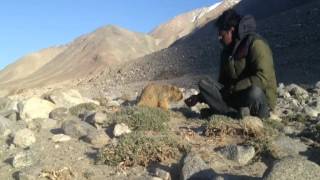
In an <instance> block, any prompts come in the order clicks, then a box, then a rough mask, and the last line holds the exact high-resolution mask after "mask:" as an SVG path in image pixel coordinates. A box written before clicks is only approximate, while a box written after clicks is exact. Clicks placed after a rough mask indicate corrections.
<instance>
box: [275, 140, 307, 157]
mask: <svg viewBox="0 0 320 180" xmlns="http://www.w3.org/2000/svg"><path fill="white" fill-rule="evenodd" d="M269 148H270V151H271V154H272V155H273V156H274V157H275V158H278V159H281V158H284V157H287V156H297V155H299V153H301V152H305V151H307V149H308V146H306V145H305V144H303V143H302V142H301V141H300V140H298V139H292V138H289V137H287V136H280V137H278V138H277V139H275V140H274V141H272V143H271V144H270V147H269Z"/></svg>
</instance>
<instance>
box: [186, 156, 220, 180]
mask: <svg viewBox="0 0 320 180" xmlns="http://www.w3.org/2000/svg"><path fill="white" fill-rule="evenodd" d="M215 176H216V173H215V172H214V171H213V170H212V169H211V168H210V167H209V166H208V165H207V164H206V163H205V162H204V161H203V160H202V159H201V157H200V156H199V155H197V154H194V153H190V154H188V155H187V156H186V157H185V159H184V161H183V168H182V170H181V174H180V179H181V180H190V179H214V178H215Z"/></svg>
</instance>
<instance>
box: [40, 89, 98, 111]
mask: <svg viewBox="0 0 320 180" xmlns="http://www.w3.org/2000/svg"><path fill="white" fill-rule="evenodd" d="M43 97H44V98H45V99H47V100H49V101H51V102H52V103H54V104H56V105H57V107H66V108H70V107H72V106H76V105H78V104H82V103H89V102H91V103H95V104H97V105H99V103H98V102H97V101H93V100H90V99H87V98H84V97H82V95H81V94H80V93H79V91H77V90H75V89H69V90H55V91H52V92H50V93H47V94H45V95H43Z"/></svg>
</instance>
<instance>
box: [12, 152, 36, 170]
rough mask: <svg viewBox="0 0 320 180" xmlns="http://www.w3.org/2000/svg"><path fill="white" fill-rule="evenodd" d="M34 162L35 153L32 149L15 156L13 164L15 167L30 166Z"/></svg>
mask: <svg viewBox="0 0 320 180" xmlns="http://www.w3.org/2000/svg"><path fill="white" fill-rule="evenodd" d="M32 164H33V154H32V153H31V152H30V151H23V152H20V153H18V154H17V155H15V156H14V158H13V160H12V166H13V167H14V168H21V167H28V166H31V165H32Z"/></svg>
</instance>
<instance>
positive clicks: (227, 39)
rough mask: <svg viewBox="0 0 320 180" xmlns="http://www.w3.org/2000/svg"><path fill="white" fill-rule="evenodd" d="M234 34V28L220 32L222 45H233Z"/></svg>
mask: <svg viewBox="0 0 320 180" xmlns="http://www.w3.org/2000/svg"><path fill="white" fill-rule="evenodd" d="M233 32H234V28H233V27H232V28H230V30H219V34H218V38H219V41H220V43H222V44H223V45H224V46H229V45H231V44H232V41H233V37H232V34H233Z"/></svg>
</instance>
